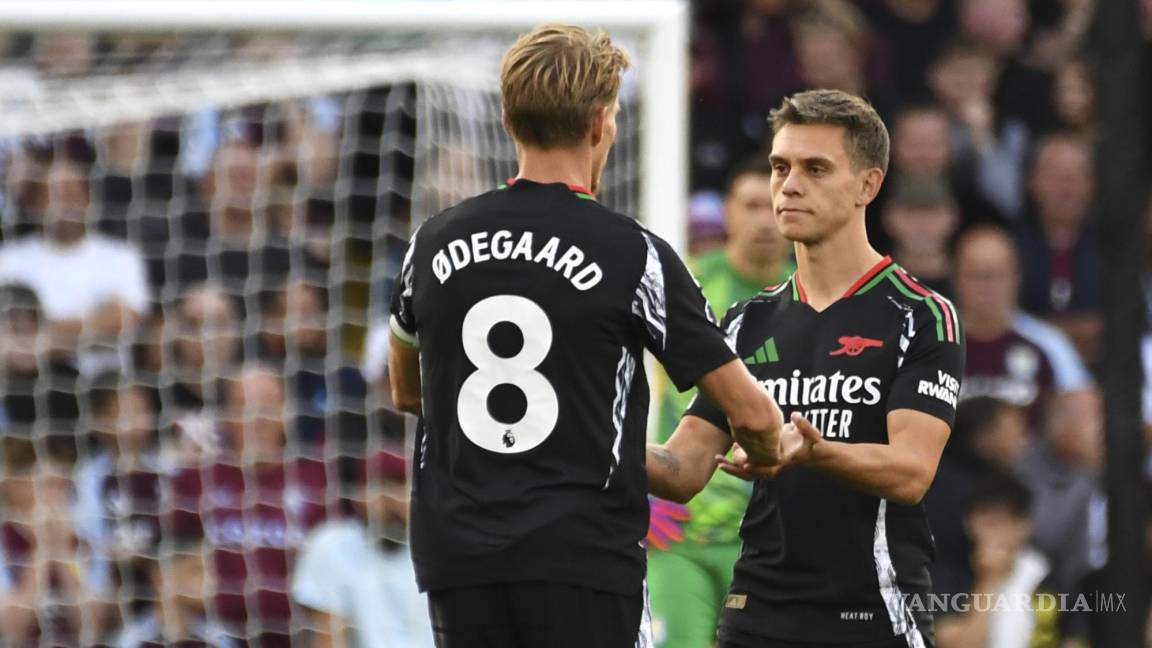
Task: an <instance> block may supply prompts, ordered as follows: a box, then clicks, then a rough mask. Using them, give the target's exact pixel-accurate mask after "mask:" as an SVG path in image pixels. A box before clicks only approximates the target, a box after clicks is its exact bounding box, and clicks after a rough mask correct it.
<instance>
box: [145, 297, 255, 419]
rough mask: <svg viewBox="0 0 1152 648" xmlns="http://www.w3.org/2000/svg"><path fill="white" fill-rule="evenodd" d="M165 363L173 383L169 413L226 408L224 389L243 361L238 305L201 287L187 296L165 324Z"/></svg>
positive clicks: (168, 392)
mask: <svg viewBox="0 0 1152 648" xmlns="http://www.w3.org/2000/svg"><path fill="white" fill-rule="evenodd" d="M165 326H166V327H167V332H166V333H165V335H164V337H165V339H166V340H167V341H168V342H170V345H169V347H168V358H166V359H165V372H166V375H167V376H169V377H170V379H171V380H172V384H171V388H170V389H168V390H166V391H167V393H166V394H165V395H164V399H165V407H166V408H168V409H169V412H170V413H171V414H172V415H174V416H176V415H178V414H179V413H182V412H189V411H200V410H202V409H204V408H208V409H209V410H213V409H216V408H218V407H219V406H220V404H221V400H222V394H221V389H222V383H221V382H220V381H221V379H223V378H224V377H225V376H228V375H230V374H231V373H232V372H233V370H234V369H235V367H236V364H237V363H238V362H239V361H240V357H241V353H240V322H239V315H238V313H237V311H236V305H235V302H234V301H233V300H232V299H230V298H229V297H228V296H227V295H225V294H224V293H223V292H222V291H221V290H220V289H219V288H216V287H214V286H210V285H199V286H196V287H193V288H190V289H188V290H187V291H184V292H182V293H181V296H180V298H179V299H178V300H177V301H176V303H175V306H174V307H173V308H172V309H171V313H170V314H169V316H168V319H167V321H166V322H165Z"/></svg>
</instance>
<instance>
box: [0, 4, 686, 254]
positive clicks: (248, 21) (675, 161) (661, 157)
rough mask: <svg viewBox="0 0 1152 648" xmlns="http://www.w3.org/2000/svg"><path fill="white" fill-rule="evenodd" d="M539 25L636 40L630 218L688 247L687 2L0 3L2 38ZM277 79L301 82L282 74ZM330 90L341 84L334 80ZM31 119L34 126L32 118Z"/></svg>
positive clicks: (9, 125)
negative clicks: (12, 34)
mask: <svg viewBox="0 0 1152 648" xmlns="http://www.w3.org/2000/svg"><path fill="white" fill-rule="evenodd" d="M544 22H567V23H573V24H579V25H582V26H586V27H599V28H603V29H605V30H607V31H609V32H612V31H613V30H617V29H620V30H628V31H630V32H632V33H638V34H639V35H640V36H641V41H640V47H641V49H642V51H641V56H640V65H641V66H642V67H643V69H642V70H641V71H640V74H639V78H640V84H641V86H642V87H641V88H640V92H639V94H640V96H641V101H640V156H639V157H640V167H641V168H640V169H639V175H640V178H641V183H640V185H641V188H640V209H639V213H638V214H630V215H632V216H635V217H638V218H640V219H641V220H643V221H644V222H645V223H646V225H647V226H648V227H650V228H651V229H652V230H653V231H654V232H656V233H657V234H658V235H660V236H662V237H663V238H665V239H666V240H667V241H668V242H669V243H670V244H672V246H673V247H674V248H675V249H677V250H680V251H684V250H686V248H687V245H686V239H687V189H688V185H687V140H688V121H687V108H688V106H687V101H688V100H687V76H688V72H687V70H688V60H687V53H688V52H687V49H688V47H687V43H688V5H687V2H686V1H684V0H628V1H624V0H618V1H612V0H585V1H583V2H581V1H568V0H565V1H555V2H553V1H540V2H536V1H531V0H522V1H517V0H477V1H458V2H457V1H431V2H416V1H403V2H391V1H387V0H381V1H378V2H373V1H371V0H361V1H350V0H337V1H333V2H315V1H310V0H306V1H300V0H291V1H287V2H266V1H261V0H230V1H229V2H208V3H205V2H201V1H198V0H163V1H158V2H141V1H134V0H101V1H97V2H93V1H92V0H38V1H35V2H0V25H2V26H3V28H4V29H5V30H7V31H21V30H28V31H32V30H36V31H48V30H50V31H68V30H84V31H99V32H111V33H129V32H144V31H152V32H155V31H174V32H197V31H205V30H229V31H247V30H257V31H273V32H274V31H288V32H310V31H314V32H320V31H327V32H350V33H352V32H371V31H373V30H379V29H420V30H427V31H435V33H437V34H438V35H439V34H450V33H452V32H463V31H469V30H473V31H475V30H486V29H487V30H494V29H495V30H516V31H523V30H526V29H528V28H530V27H532V26H534V25H537V24H540V23H544ZM439 71H440V72H441V73H444V72H450V70H439ZM346 73H347V74H348V76H349V78H351V77H356V81H355V82H359V83H362V82H363V81H364V80H365V79H366V78H370V76H371V74H372V72H371V71H364V73H363V74H362V75H359V76H357V75H356V74H354V71H347V70H346ZM394 73H395V70H391V71H389V72H387V73H386V74H387V75H392V74H394ZM221 74H226V71H225V70H221ZM317 76H320V75H316V76H312V77H311V79H312V80H313V81H314V80H315V79H316V78H317ZM224 78H225V79H226V76H225V77H224ZM285 78H300V76H299V75H285ZM329 78H335V79H339V78H340V77H339V75H336V76H334V77H329ZM159 82H160V81H159V80H158V81H157V83H159ZM350 82H351V81H350ZM333 83H335V84H336V85H339V81H335V82H333ZM318 89H319V90H332V91H335V90H339V89H340V88H338V87H329V88H319V87H318V86H317V85H315V84H314V83H313V84H311V85H308V86H307V91H308V92H316V91H317V90H318ZM281 90H282V93H283V89H281ZM233 96H236V95H235V93H233ZM237 100H240V98H238V99H237ZM105 110H106V109H105ZM0 112H4V111H2V110H0ZM29 118H30V119H33V120H34V119H36V116H35V115H32V116H31V117H29ZM15 119H16V117H14V116H12V115H6V116H5V118H4V119H3V120H0V122H5V123H0V136H3V135H5V134H9V135H10V134H13V133H14V132H19V133H28V132H36V131H38V130H53V128H52V126H53V125H52V124H51V123H50V122H46V123H45V124H44V125H43V126H40V127H38V126H37V125H36V124H27V123H22V124H19V125H17V124H15V123H14V121H15ZM17 126H19V127H17ZM70 126H71V125H70Z"/></svg>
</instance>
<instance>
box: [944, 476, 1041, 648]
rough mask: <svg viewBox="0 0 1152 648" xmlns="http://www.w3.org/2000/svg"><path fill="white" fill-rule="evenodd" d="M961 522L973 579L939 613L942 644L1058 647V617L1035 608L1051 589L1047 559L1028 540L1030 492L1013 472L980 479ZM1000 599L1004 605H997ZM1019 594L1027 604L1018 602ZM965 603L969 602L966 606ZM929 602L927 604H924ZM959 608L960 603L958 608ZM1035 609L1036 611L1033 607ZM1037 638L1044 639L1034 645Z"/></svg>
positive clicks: (996, 647)
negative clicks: (969, 542)
mask: <svg viewBox="0 0 1152 648" xmlns="http://www.w3.org/2000/svg"><path fill="white" fill-rule="evenodd" d="M966 511H967V513H966V515H965V518H964V523H965V526H966V527H967V529H968V532H969V534H970V535H971V537H972V545H973V549H972V557H971V562H972V571H973V578H972V581H971V584H970V586H969V587H967V588H965V589H963V590H959V591H956V592H949V593H950V594H953V595H955V594H969V596H968V597H964V598H961V597H956V596H953V597H951V598H949V599H946V600H949V601H952V602H953V606H952V609H950V610H948V612H949V613H947V614H942V615H940V620H939V626H938V630H937V632H936V640H937V645H939V646H940V648H1029V647H1030V646H1037V645H1044V646H1056V645H1059V643H1058V635H1057V633H1058V632H1059V627H1058V615H1057V613H1056V611H1055V610H1047V611H1039V610H1041V609H1046V608H1042V606H1040V605H1038V599H1037V598H1036V595H1037V594H1043V593H1051V589H1050V585H1049V583H1048V580H1047V579H1048V577H1049V574H1050V573H1051V563H1049V562H1048V560H1047V559H1046V558H1044V556H1043V554H1041V553H1040V552H1039V551H1038V550H1036V549H1035V548H1033V547H1031V546H1030V545H1029V544H1028V535H1029V532H1030V530H1031V527H1032V493H1031V491H1029V490H1028V487H1027V486H1026V485H1025V484H1024V483H1023V482H1021V481H1020V480H1019V479H1017V478H1016V477H1014V476H1012V474H1011V473H1005V472H1000V473H996V474H993V475H988V476H986V477H984V479H982V480H981V482H980V483H979V484H978V486H977V488H976V489H975V491H974V492H973V494H972V497H971V498H970V500H969V502H968V506H967V507H966ZM1000 597H1003V600H1004V601H1005V604H1004V605H1001V606H997V604H998V601H999V600H1000ZM1021 597H1023V600H1024V601H1028V605H1021V604H1019V602H1020V601H1021ZM965 603H967V605H965ZM924 605H925V606H926V605H927V604H926V603H925V604H924ZM962 606H963V607H962ZM1033 610H1038V611H1033ZM1039 640H1044V641H1047V643H1036V642H1037V641H1039Z"/></svg>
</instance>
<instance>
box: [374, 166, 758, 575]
mask: <svg viewBox="0 0 1152 648" xmlns="http://www.w3.org/2000/svg"><path fill="white" fill-rule="evenodd" d="M391 327H392V331H393V334H394V335H396V336H397V337H399V338H401V339H403V340H406V341H408V342H409V343H411V344H414V345H416V346H418V348H419V349H420V369H421V383H422V386H423V413H422V417H421V426H420V430H421V433H420V436H419V438H418V441H417V448H416V452H415V456H414V465H415V470H414V475H413V490H412V519H411V535H412V553H413V558H414V561H415V564H416V574H417V579H418V581H419V584H420V586H421V588H422V589H423V590H437V589H445V588H450V587H457V586H466V585H475V584H482V583H491V582H502V581H503V582H512V581H532V580H547V581H553V582H561V583H569V584H574V585H580V586H585V587H592V588H597V589H603V590H607V591H615V592H620V593H635V592H637V591H639V590H640V588H641V587H642V583H643V576H644V570H645V558H644V550H643V548H642V546H641V544H640V542H641V539H642V538H643V537H644V535H645V533H646V531H647V525H648V506H647V484H648V482H647V475H646V473H645V468H644V450H645V436H646V431H647V424H646V421H647V415H648V383H647V380H646V378H645V372H644V363H643V351H644V349H648V350H650V351H651V352H652V353H653V354H654V355H655V356H656V357H657V358H658V359H659V360H660V361H661V362H662V363H663V365H664V367H665V368H666V369H667V370H668V373H669V375H670V376H671V378H672V380H673V381H674V382H675V383H676V385H677V386H678V387H680V388H681V389H686V388H687V387H689V386H690V385H692V384H693V383H694V382H695V381H696V380H697V379H699V378H700V377H701V376H702V375H704V374H705V373H707V372H709V371H711V370H713V369H715V368H717V367H719V366H720V365H723V364H725V363H726V362H730V361H731V360H734V359H735V357H736V356H735V354H734V353H733V352H732V349H731V348H730V346H729V345H728V343H727V341H726V339H725V336H724V334H723V332H722V331H721V330H720V329H719V328H718V326H717V324H716V322H715V320H714V318H713V317H712V314H711V309H710V308H709V306H708V304H707V302H706V301H705V299H704V296H703V295H702V294H701V292H700V289H699V287H698V286H697V285H696V283H695V281H694V280H693V279H692V276H691V275H690V274H689V272H688V270H687V269H686V268H685V266H684V264H683V263H682V262H681V260H680V259H679V257H677V255H676V254H675V252H674V251H673V250H672V249H671V247H669V245H668V244H667V243H666V242H664V241H663V240H661V239H660V238H659V237H657V236H655V235H653V234H652V233H651V232H649V231H647V230H646V229H645V228H644V227H642V226H641V225H640V224H638V223H637V222H636V221H634V220H632V219H630V218H627V217H625V216H622V215H620V214H617V213H614V212H612V211H611V210H609V209H607V208H605V207H604V206H603V205H601V204H599V203H597V202H596V201H595V200H594V199H593V197H592V196H591V195H589V194H588V193H587V192H586V191H583V190H581V189H580V188H579V187H568V186H565V185H563V184H538V183H534V182H529V181H526V180H519V181H517V182H515V183H514V184H512V185H511V186H506V187H503V188H501V189H499V190H496V191H492V192H489V193H486V194H483V195H481V196H477V197H475V198H472V199H470V200H467V201H465V202H463V203H461V204H460V205H457V206H456V207H453V208H451V209H449V210H447V211H445V212H443V213H441V214H439V215H437V216H435V217H433V218H431V219H430V220H428V221H427V222H426V223H424V224H423V225H422V226H421V227H420V228H419V229H418V230H417V232H416V233H415V234H414V235H413V236H412V241H411V243H410V245H409V249H408V252H407V255H406V257H405V259H404V263H403V267H402V269H401V271H400V276H399V278H398V280H397V284H396V288H395V291H394V298H393V302H392V319H391Z"/></svg>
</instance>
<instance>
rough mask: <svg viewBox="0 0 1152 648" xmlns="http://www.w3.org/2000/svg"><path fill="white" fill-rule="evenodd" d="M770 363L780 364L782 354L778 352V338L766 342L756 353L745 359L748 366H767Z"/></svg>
mask: <svg viewBox="0 0 1152 648" xmlns="http://www.w3.org/2000/svg"><path fill="white" fill-rule="evenodd" d="M769 362H780V354H779V353H777V352H776V338H768V339H767V340H764V344H761V345H760V348H759V349H756V353H754V354H752V355H750V356H748V357H747V358H744V364H746V365H759V364H767V363H769Z"/></svg>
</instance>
